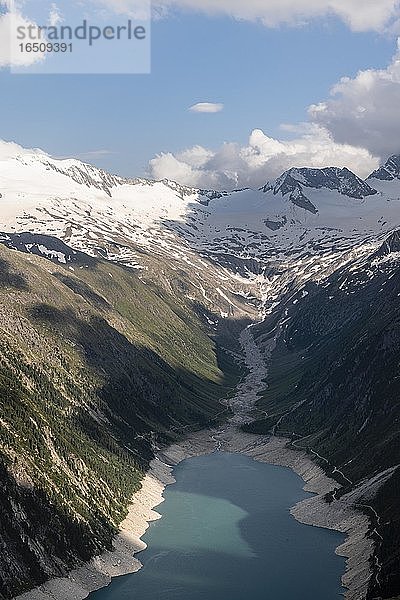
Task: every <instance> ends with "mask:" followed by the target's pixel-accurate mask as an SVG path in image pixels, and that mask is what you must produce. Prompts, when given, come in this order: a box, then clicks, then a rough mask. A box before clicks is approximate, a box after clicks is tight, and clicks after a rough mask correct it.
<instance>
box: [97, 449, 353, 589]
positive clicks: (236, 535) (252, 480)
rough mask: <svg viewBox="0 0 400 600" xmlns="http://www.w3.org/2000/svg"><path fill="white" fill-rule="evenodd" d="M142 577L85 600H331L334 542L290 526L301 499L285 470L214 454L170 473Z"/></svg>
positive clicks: (337, 574)
mask: <svg viewBox="0 0 400 600" xmlns="http://www.w3.org/2000/svg"><path fill="white" fill-rule="evenodd" d="M174 476H175V478H176V480H177V482H176V484H174V485H171V486H169V487H167V489H166V491H165V494H164V495H165V502H163V503H162V504H161V505H160V506H159V507H158V509H157V510H158V512H160V513H161V514H162V516H163V518H162V519H160V520H159V521H155V522H153V523H152V524H151V525H150V527H149V529H148V530H147V532H146V534H145V535H144V536H143V540H144V541H145V542H146V544H147V545H148V548H147V549H146V550H144V551H143V552H141V553H140V554H138V555H137V557H138V558H139V559H140V561H141V562H142V563H143V568H142V569H141V570H140V571H138V572H137V573H135V574H133V575H127V576H125V577H120V578H116V579H114V580H113V582H112V583H111V585H110V586H109V587H108V588H104V589H102V590H99V591H98V592H94V593H93V594H91V595H90V597H89V598H90V600H128V599H129V600H245V599H247V598H249V599H250V600H339V599H340V598H341V597H342V595H343V592H344V590H343V588H342V586H341V581H340V578H341V575H342V574H343V573H344V570H345V561H344V559H343V558H341V557H338V556H337V555H336V554H335V548H336V547H337V546H338V545H339V544H341V543H342V542H343V541H344V539H345V538H344V536H343V535H342V534H339V533H336V532H333V531H329V530H326V529H319V528H316V527H310V526H307V525H302V524H301V523H298V522H297V521H296V520H295V519H294V518H293V517H292V516H291V515H290V513H289V509H290V508H291V507H292V506H293V505H294V504H296V502H298V501H299V500H302V499H304V498H307V497H309V496H310V494H307V493H306V492H304V491H303V490H302V486H303V481H302V479H301V478H300V477H298V476H297V475H295V474H294V473H293V472H292V471H291V470H289V469H285V468H282V467H274V466H271V465H265V464H263V463H259V462H256V461H254V460H252V459H250V458H247V457H246V456H242V455H240V454H227V453H223V452H216V453H214V454H211V455H209V456H203V457H198V458H191V459H189V460H186V461H184V462H183V463H181V464H180V465H178V466H177V467H176V468H175V469H174Z"/></svg>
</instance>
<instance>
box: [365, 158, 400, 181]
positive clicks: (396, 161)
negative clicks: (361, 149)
mask: <svg viewBox="0 0 400 600" xmlns="http://www.w3.org/2000/svg"><path fill="white" fill-rule="evenodd" d="M368 179H381V180H382V181H393V179H400V154H399V155H395V154H394V155H393V156H391V157H390V158H388V160H387V161H386V163H385V164H384V165H382V166H381V167H379V169H377V170H376V171H373V173H371V175H370V176H369V177H368Z"/></svg>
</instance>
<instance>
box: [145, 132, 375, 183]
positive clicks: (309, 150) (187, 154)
mask: <svg viewBox="0 0 400 600" xmlns="http://www.w3.org/2000/svg"><path fill="white" fill-rule="evenodd" d="M286 129H288V127H286ZM290 129H291V130H292V131H293V133H296V134H297V137H294V138H293V139H291V140H289V141H287V140H277V139H274V138H270V137H268V136H267V135H265V133H263V132H262V131H261V130H260V129H255V130H254V131H253V132H252V133H251V135H250V138H249V142H248V144H247V145H246V146H240V145H239V144H235V143H225V144H223V146H222V147H221V148H219V149H218V150H216V151H212V150H209V149H206V148H203V147H201V146H194V147H193V148H189V149H187V150H185V151H184V152H181V153H177V154H172V153H163V154H160V155H158V156H156V157H155V158H153V159H152V160H151V161H150V164H149V174H150V175H151V176H152V177H153V178H155V179H164V178H167V179H174V180H176V181H178V182H179V183H182V184H185V185H189V186H193V187H200V188H214V189H225V190H231V189H234V188H241V187H260V186H262V185H264V184H265V183H266V181H268V180H270V179H274V178H276V177H278V176H279V175H280V174H281V173H282V172H283V171H285V170H287V169H289V168H291V167H294V166H296V167H317V168H320V167H326V166H340V167H345V166H346V167H348V168H349V169H351V170H353V171H355V172H356V173H357V174H359V175H360V176H364V177H365V176H367V175H368V174H369V173H370V172H371V171H372V170H373V169H375V168H377V166H378V162H379V161H378V160H377V159H376V158H374V157H373V156H371V155H370V154H369V153H368V151H367V150H364V149H360V148H355V147H352V146H349V145H343V144H337V143H335V142H334V141H333V140H332V138H331V137H330V135H329V134H328V132H327V131H326V130H324V129H323V128H322V127H319V126H317V125H312V124H303V125H301V126H299V127H291V128H290Z"/></svg>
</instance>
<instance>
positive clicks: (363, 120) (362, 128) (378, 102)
mask: <svg viewBox="0 0 400 600" xmlns="http://www.w3.org/2000/svg"><path fill="white" fill-rule="evenodd" d="M309 115H310V118H311V120H312V121H313V122H315V123H317V124H319V125H320V126H322V127H325V128H326V129H327V130H328V131H329V132H330V133H331V135H332V137H333V139H334V140H335V141H336V142H337V143H339V144H351V145H355V146H361V147H363V148H366V149H367V150H369V152H371V153H372V154H374V155H376V156H380V157H381V158H385V157H387V155H389V154H393V153H398V152H400V118H399V116H400V44H399V45H398V50H397V52H396V54H395V56H394V58H393V61H392V62H391V63H390V64H389V66H388V67H387V68H386V69H376V70H374V69H368V70H365V71H360V72H359V73H358V74H357V76H356V77H354V78H353V79H351V78H349V77H344V78H343V79H341V80H340V81H339V82H338V83H337V84H336V85H335V86H334V87H333V88H332V98H330V99H329V100H327V101H325V102H321V103H319V104H315V105H312V106H311V107H310V108H309Z"/></svg>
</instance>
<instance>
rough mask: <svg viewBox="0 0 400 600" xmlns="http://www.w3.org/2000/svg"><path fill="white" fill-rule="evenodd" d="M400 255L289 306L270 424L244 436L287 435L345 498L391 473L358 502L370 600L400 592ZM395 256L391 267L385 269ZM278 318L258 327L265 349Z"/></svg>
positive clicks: (333, 280) (346, 272)
mask: <svg viewBox="0 0 400 600" xmlns="http://www.w3.org/2000/svg"><path fill="white" fill-rule="evenodd" d="M399 251H400V232H398V231H396V232H394V233H393V234H392V235H390V236H389V237H388V238H387V239H386V240H385V242H384V243H383V244H382V246H381V247H380V248H379V249H378V251H376V252H374V253H373V254H371V255H370V256H365V257H364V258H358V259H357V258H356V259H355V260H353V261H352V262H351V263H350V264H349V265H347V266H345V267H342V268H340V269H339V270H338V271H336V272H335V273H333V274H332V275H331V276H330V277H329V278H328V280H327V281H326V282H324V283H323V284H322V285H314V286H312V287H308V288H307V295H305V294H304V295H303V297H302V296H301V294H299V295H298V297H297V298H296V300H295V302H296V304H295V305H294V306H293V303H292V302H291V303H290V304H288V305H287V308H286V310H287V314H288V317H290V318H289V320H288V323H287V325H286V327H285V328H283V330H282V332H281V335H280V336H279V338H278V342H277V346H276V349H275V350H274V352H273V354H272V362H271V366H270V379H269V380H267V383H268V384H269V389H268V388H267V390H266V391H265V394H264V396H265V398H264V399H262V400H260V401H259V407H260V410H261V411H263V412H264V413H267V414H268V417H267V418H266V419H261V420H259V421H257V422H255V423H254V424H250V425H248V426H247V427H246V430H249V431H253V432H257V433H265V432H267V431H271V430H272V431H274V432H276V433H278V434H279V433H281V434H284V435H291V436H292V440H293V441H294V444H295V446H296V445H298V447H301V448H305V449H307V450H308V451H309V452H310V455H311V454H313V455H314V456H318V455H319V456H322V457H324V459H325V460H321V461H320V464H321V466H323V468H324V469H326V470H327V472H328V474H330V475H331V476H333V477H336V478H337V480H338V482H339V483H340V484H341V485H343V489H342V491H341V492H339V494H342V493H345V492H346V491H354V490H356V489H358V487H359V486H362V485H363V484H365V482H367V481H369V480H372V479H373V478H374V477H375V476H377V474H379V473H384V472H385V471H387V470H393V474H392V477H391V478H390V479H389V480H388V481H387V483H385V485H384V486H383V487H382V488H381V489H380V491H379V493H378V494H376V493H371V492H370V493H369V495H368V494H366V499H365V500H364V501H363V502H361V503H362V504H364V505H368V506H369V509H368V511H369V512H368V515H369V516H370V517H371V523H372V526H371V537H372V538H373V539H374V540H375V541H376V555H375V560H376V564H377V565H379V573H378V574H377V575H376V577H374V578H373V579H372V580H371V584H370V591H369V594H368V598H371V599H373V598H378V597H379V598H392V597H393V596H396V595H397V594H398V592H399V589H400V551H399V548H400V520H399V511H398V493H399V469H397V470H396V467H397V466H398V465H399V464H400V406H399V398H400V378H399V364H400V327H399V324H400V303H399V295H400V269H399V267H400V260H397V257H396V256H395V253H397V252H399ZM391 254H394V256H393V260H392V261H386V260H379V259H384V258H385V257H387V256H390V255H391ZM377 259H378V260H377ZM281 310H282V309H281ZM272 319H273V317H271V319H267V321H266V322H265V323H263V324H262V325H260V326H258V333H259V339H260V340H262V339H263V335H264V334H265V332H266V331H269V330H270V328H271V320H272ZM261 343H262V342H261ZM269 390H271V391H269ZM315 453H317V454H315ZM396 498H397V500H396ZM366 510H367V509H366ZM374 511H375V513H374ZM376 515H378V518H377V516H376ZM380 536H381V537H380Z"/></svg>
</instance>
